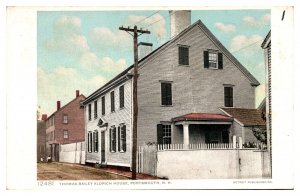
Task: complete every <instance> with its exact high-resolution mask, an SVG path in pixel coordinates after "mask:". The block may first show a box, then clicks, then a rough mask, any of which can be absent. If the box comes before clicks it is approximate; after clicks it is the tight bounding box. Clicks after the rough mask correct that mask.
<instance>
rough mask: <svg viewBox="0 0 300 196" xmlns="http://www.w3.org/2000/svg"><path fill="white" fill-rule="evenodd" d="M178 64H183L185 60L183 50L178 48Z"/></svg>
mask: <svg viewBox="0 0 300 196" xmlns="http://www.w3.org/2000/svg"><path fill="white" fill-rule="evenodd" d="M178 61H179V62H178V64H179V65H180V64H182V62H183V58H182V48H181V47H178Z"/></svg>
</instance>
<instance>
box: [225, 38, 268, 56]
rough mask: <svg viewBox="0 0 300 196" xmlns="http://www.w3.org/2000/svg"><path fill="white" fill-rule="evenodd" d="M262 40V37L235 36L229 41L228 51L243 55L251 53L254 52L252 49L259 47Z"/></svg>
mask: <svg viewBox="0 0 300 196" xmlns="http://www.w3.org/2000/svg"><path fill="white" fill-rule="evenodd" d="M262 40H263V37H262V36H260V35H251V36H246V35H237V36H235V37H234V38H233V39H232V40H231V42H230V44H229V50H230V51H231V52H235V51H241V52H244V53H253V52H255V51H256V50H254V49H253V48H255V47H260V44H261V42H262Z"/></svg>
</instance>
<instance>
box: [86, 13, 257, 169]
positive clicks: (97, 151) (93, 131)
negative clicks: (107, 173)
mask: <svg viewBox="0 0 300 196" xmlns="http://www.w3.org/2000/svg"><path fill="white" fill-rule="evenodd" d="M170 17H171V37H172V39H171V40H170V41H168V42H166V43H165V44H163V45H162V46H160V47H159V48H157V49H156V50H154V51H152V52H151V53H150V54H148V55H146V56H145V57H142V58H141V59H140V60H139V68H138V69H139V70H138V71H139V77H138V130H137V131H138V133H137V143H138V146H142V145H145V144H150V143H158V144H184V145H185V146H188V145H189V144H197V143H228V142H232V137H231V136H232V135H233V134H234V133H241V132H242V128H241V127H237V126H235V124H234V119H233V118H232V117H230V116H228V115H226V114H224V112H223V111H222V110H220V108H224V107H226V108H247V109H254V107H255V104H254V102H255V88H256V87H257V86H258V85H259V82H258V81H257V80H256V79H255V78H254V77H253V76H252V75H251V74H250V73H249V72H248V71H247V70H246V69H245V67H243V65H241V63H240V62H239V61H238V60H237V59H236V58H235V57H234V56H233V55H232V54H231V53H230V52H229V51H228V50H227V49H226V48H225V47H224V46H223V45H222V44H221V43H220V42H219V41H218V39H217V38H216V37H215V36H214V35H213V34H212V33H211V32H210V31H209V30H208V29H207V27H206V26H205V25H204V24H203V23H202V22H201V21H200V20H199V21H197V22H195V23H194V24H192V25H191V24H190V22H191V12H190V11H176V12H172V11H171V13H170ZM146 46H149V47H151V44H148V45H147V44H143V47H146ZM132 73H133V65H132V66H130V67H129V68H127V69H126V70H124V71H123V72H122V73H120V74H119V75H117V76H116V77H115V78H113V79H112V80H111V81H109V82H108V83H106V84H105V85H104V86H102V87H101V88H99V89H98V90H96V91H95V92H94V93H92V94H91V95H90V96H88V97H87V98H86V99H85V101H83V105H84V107H85V112H86V118H85V120H86V141H87V148H86V149H87V152H86V153H87V159H86V161H87V162H93V163H103V164H108V165H118V166H128V167H129V166H130V164H131V159H130V151H131V134H132V132H131V123H132V114H133V113H132ZM99 105H100V107H98V106H99ZM247 138H249V137H248V135H247ZM247 138H243V139H244V140H243V141H245V139H247ZM250 139H253V137H251V138H250ZM245 142H246V141H245Z"/></svg>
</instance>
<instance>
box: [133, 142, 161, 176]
mask: <svg viewBox="0 0 300 196" xmlns="http://www.w3.org/2000/svg"><path fill="white" fill-rule="evenodd" d="M156 169H157V146H156V145H152V146H139V147H138V151H137V172H138V173H143V174H149V175H152V176H156V173H157V171H156Z"/></svg>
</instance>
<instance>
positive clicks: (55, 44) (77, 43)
mask: <svg viewBox="0 0 300 196" xmlns="http://www.w3.org/2000/svg"><path fill="white" fill-rule="evenodd" d="M80 31H81V20H80V18H78V17H75V16H61V17H60V18H58V19H57V20H56V21H55V24H54V26H53V37H51V38H50V39H49V40H47V41H46V43H45V47H46V48H47V49H48V50H50V51H60V52H64V53H67V54H73V55H78V54H82V53H83V52H86V51H88V50H89V46H88V43H87V39H86V38H85V36H83V35H82V34H81V32H80Z"/></svg>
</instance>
